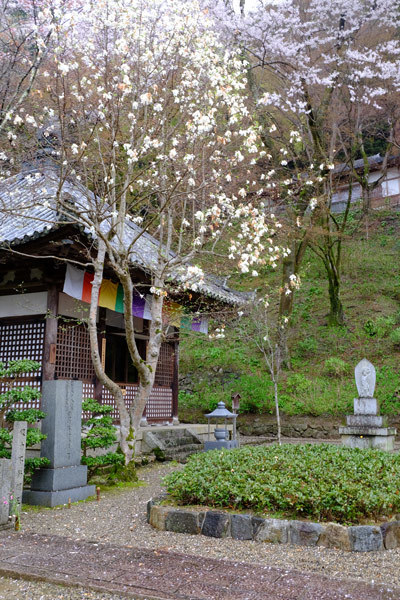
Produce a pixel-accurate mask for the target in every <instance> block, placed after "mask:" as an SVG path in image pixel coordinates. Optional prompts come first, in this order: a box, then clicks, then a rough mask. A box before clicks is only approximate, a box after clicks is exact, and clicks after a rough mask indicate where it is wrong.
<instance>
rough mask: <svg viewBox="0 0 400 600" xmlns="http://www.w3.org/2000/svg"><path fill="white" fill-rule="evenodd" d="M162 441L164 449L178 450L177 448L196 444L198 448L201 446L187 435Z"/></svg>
mask: <svg viewBox="0 0 400 600" xmlns="http://www.w3.org/2000/svg"><path fill="white" fill-rule="evenodd" d="M162 441H163V444H164V446H165V448H178V447H179V446H187V445H188V444H189V445H191V444H197V445H198V446H201V445H202V444H201V443H200V442H198V441H197V440H195V438H193V437H192V436H188V435H185V436H182V437H180V438H173V439H172V438H169V439H165V440H162Z"/></svg>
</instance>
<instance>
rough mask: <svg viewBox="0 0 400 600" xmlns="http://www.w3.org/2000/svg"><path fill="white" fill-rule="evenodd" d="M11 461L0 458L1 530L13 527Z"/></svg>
mask: <svg viewBox="0 0 400 600" xmlns="http://www.w3.org/2000/svg"><path fill="white" fill-rule="evenodd" d="M10 492H11V460H10V459H9V458H0V529H6V528H8V527H11V526H12V523H11V521H9V519H8V517H9V514H10Z"/></svg>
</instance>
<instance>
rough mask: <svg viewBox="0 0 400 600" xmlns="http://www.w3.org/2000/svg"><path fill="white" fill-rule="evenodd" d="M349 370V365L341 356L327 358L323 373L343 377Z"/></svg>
mask: <svg viewBox="0 0 400 600" xmlns="http://www.w3.org/2000/svg"><path fill="white" fill-rule="evenodd" d="M349 372H350V366H349V365H348V364H347V363H346V362H345V361H344V360H342V359H341V358H336V357H334V356H332V358H327V359H326V361H325V363H324V374H325V375H327V376H328V377H338V378H340V377H344V376H345V375H347V374H348V373H349Z"/></svg>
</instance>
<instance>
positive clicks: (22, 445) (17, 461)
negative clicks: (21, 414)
mask: <svg viewBox="0 0 400 600" xmlns="http://www.w3.org/2000/svg"><path fill="white" fill-rule="evenodd" d="M27 431H28V424H27V422H26V421H15V422H14V430H13V444H12V453H11V470H12V474H11V495H12V496H13V497H14V500H15V501H16V502H17V503H18V505H21V502H22V490H23V487H24V467H25V451H26V434H27Z"/></svg>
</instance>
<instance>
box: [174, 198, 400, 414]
mask: <svg viewBox="0 0 400 600" xmlns="http://www.w3.org/2000/svg"><path fill="white" fill-rule="evenodd" d="M361 216H362V215H361V211H352V212H351V214H350V217H349V221H348V223H349V228H348V229H346V232H347V233H346V235H345V236H344V238H343V262H342V301H343V305H344V310H345V326H344V327H327V313H328V310H329V296H328V288H327V283H326V274H325V270H324V267H323V265H322V264H321V261H320V260H319V259H318V257H316V256H314V255H313V254H312V253H311V252H307V253H306V255H305V258H304V261H303V265H302V268H301V272H300V276H301V280H302V285H301V287H300V289H299V290H298V291H296V293H295V297H294V313H293V318H292V319H291V327H290V330H289V337H288V345H289V351H290V358H291V368H290V370H289V369H287V370H285V369H284V370H283V372H282V378H281V381H280V383H279V386H278V387H279V406H280V410H281V412H282V413H284V414H288V415H296V414H309V415H323V414H332V415H343V414H348V413H349V412H353V410H352V399H353V398H354V395H355V394H356V393H357V392H356V388H355V382H354V376H353V369H354V367H355V366H356V364H357V363H358V362H359V361H360V360H361V359H362V358H363V357H366V358H368V359H369V360H370V361H371V362H372V363H373V364H374V365H375V367H376V368H377V372H378V373H379V372H380V370H381V369H386V368H387V369H388V375H387V377H383V378H382V380H380V379H379V380H378V383H377V389H376V396H377V398H378V400H379V403H380V406H381V412H382V413H383V414H395V413H396V412H397V413H399V412H400V405H399V398H400V392H399V390H400V364H399V360H398V358H399V354H398V353H399V349H400V344H399V343H398V340H399V337H398V336H399V334H398V333H397V332H396V333H395V331H396V329H398V328H400V262H399V261H398V256H399V252H400V236H399V232H400V213H398V212H396V211H389V210H380V211H373V213H371V222H370V228H369V239H368V240H366V239H365V229H364V227H363V226H360V218H361ZM338 219H339V220H340V219H341V215H338ZM382 235H385V236H386V237H385V246H384V247H383V246H382V245H381V236H382ZM203 266H204V269H205V270H206V271H207V270H209V268H208V265H207V264H204V265H203ZM220 267H221V269H220V270H221V271H222V269H223V268H224V267H225V265H222V264H221V265H220ZM259 272H260V277H258V278H255V279H256V281H255V279H254V278H249V277H248V276H246V275H241V276H240V278H239V277H237V278H236V279H235V276H234V275H233V276H232V278H231V279H230V285H232V287H237V284H239V287H240V288H241V289H243V290H249V289H254V287H255V285H257V286H258V287H259V288H264V289H266V290H271V289H272V290H274V289H277V288H278V287H279V285H280V279H281V272H280V270H279V269H278V270H276V271H275V272H272V271H271V270H270V269H265V270H264V271H262V270H259ZM371 274H372V275H371ZM226 325H227V327H226V331H227V332H228V330H229V323H228V322H227V323H226ZM239 325H240V327H239ZM231 330H233V333H229V339H225V340H214V341H209V340H206V339H205V338H204V337H202V336H197V337H196V336H193V335H192V336H191V335H190V334H188V335H187V337H186V334H185V335H184V336H183V339H182V340H181V354H180V356H181V361H180V373H181V375H183V376H185V374H188V373H190V376H191V381H190V385H188V389H189V392H190V394H189V395H186V394H185V395H183V394H182V396H181V398H182V400H180V404H179V411H180V418H183V419H185V418H187V420H192V418H198V417H199V412H200V410H197V412H196V410H195V407H196V406H197V407H202V408H201V412H203V413H204V412H207V411H208V410H209V409H212V408H214V407H215V405H216V402H217V401H218V400H219V399H221V400H224V401H225V402H226V401H228V402H229V396H230V393H231V390H234V391H235V392H239V393H240V394H241V395H242V400H241V407H242V410H246V411H247V410H249V411H254V412H260V411H261V412H269V411H270V407H271V403H270V402H271V400H270V399H271V394H270V393H269V391H268V390H269V389H270V376H269V373H268V370H267V368H266V366H265V364H264V363H263V357H262V356H260V354H259V353H258V351H257V349H256V348H255V346H254V342H253V339H252V335H251V327H250V325H248V323H247V322H246V316H245V315H244V316H243V317H242V318H241V319H240V321H239V323H238V321H236V320H235V321H234V323H232V327H231ZM332 357H338V358H339V359H341V360H343V361H344V362H345V363H347V364H348V365H349V372H348V373H344V374H343V375H342V376H338V377H335V376H332V374H328V372H326V371H325V368H324V367H325V361H327V360H329V359H330V358H332ZM328 370H329V369H328ZM213 371H214V372H219V371H221V377H220V379H219V380H218V378H217V377H215V376H211V377H209V374H212V372H213ZM227 373H230V374H231V380H230V381H227V380H226V379H225V375H226V374H227ZM293 375H300V376H301V377H300V380H296V379H295V380H293V379H292V376H293ZM244 378H245V379H244ZM200 380H203V381H200ZM263 387H264V389H265V403H264V404H263V403H262V402H261V401H260V397H261V395H262V394H260V393H259V391H260V390H262V388H263ZM253 389H254V390H256V391H255V393H254V394H253ZM242 392H243V393H242ZM253 396H254V397H255V398H256V401H255V402H254V400H253Z"/></svg>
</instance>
